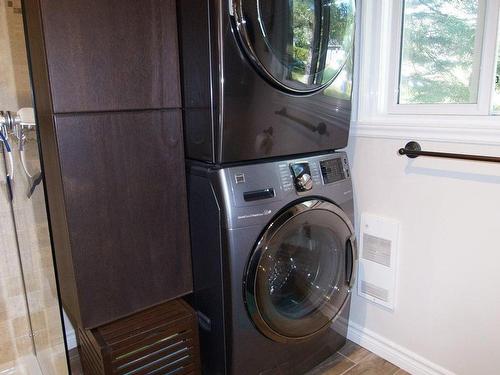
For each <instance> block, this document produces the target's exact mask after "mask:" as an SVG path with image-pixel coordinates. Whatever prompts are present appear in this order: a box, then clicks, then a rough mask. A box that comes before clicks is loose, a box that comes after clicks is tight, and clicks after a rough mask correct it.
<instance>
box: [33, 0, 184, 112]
mask: <svg viewBox="0 0 500 375" xmlns="http://www.w3.org/2000/svg"><path fill="white" fill-rule="evenodd" d="M39 1H40V6H41V15H42V20H43V33H44V40H45V46H46V57H47V60H48V64H47V65H48V70H49V77H50V85H51V88H50V90H51V93H52V97H53V106H54V108H53V110H54V112H55V113H68V112H89V111H90V112H98V111H116V110H122V109H124V110H130V109H158V108H177V107H180V106H181V104H180V103H181V101H180V89H179V87H180V83H179V56H178V42H177V22H176V6H175V0H143V1H137V0H106V1H102V0H86V1H81V0H57V2H55V1H53V0H39ZM30 3H33V2H30Z"/></svg>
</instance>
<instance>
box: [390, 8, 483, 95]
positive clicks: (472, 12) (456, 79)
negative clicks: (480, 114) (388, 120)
mask: <svg viewBox="0 0 500 375" xmlns="http://www.w3.org/2000/svg"><path fill="white" fill-rule="evenodd" d="M481 5H484V3H482V4H480V2H479V1H470V0H469V1H462V0H406V1H405V2H404V8H403V22H402V24H403V27H402V34H403V35H402V43H401V49H402V50H401V65H400V80H399V98H398V99H399V100H398V103H399V104H410V103H417V104H419V103H433V104H434V103H477V93H478V77H479V70H480V63H481V41H482V38H481V37H482V33H481V31H482V27H481V25H482V24H483V23H484V12H482V11H481V9H480V6H481Z"/></svg>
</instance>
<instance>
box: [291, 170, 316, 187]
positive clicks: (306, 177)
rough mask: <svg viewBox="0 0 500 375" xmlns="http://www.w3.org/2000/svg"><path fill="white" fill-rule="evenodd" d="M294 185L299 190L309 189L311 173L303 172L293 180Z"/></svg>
mask: <svg viewBox="0 0 500 375" xmlns="http://www.w3.org/2000/svg"><path fill="white" fill-rule="evenodd" d="M295 185H296V186H297V187H298V190H300V191H307V190H311V189H312V187H313V180H312V178H311V175H310V174H308V173H303V174H301V175H300V176H299V177H297V178H296V180H295Z"/></svg>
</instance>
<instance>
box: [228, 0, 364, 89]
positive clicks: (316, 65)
mask: <svg viewBox="0 0 500 375" xmlns="http://www.w3.org/2000/svg"><path fill="white" fill-rule="evenodd" d="M231 4H232V5H231ZM230 7H231V9H230V12H231V14H232V15H233V17H232V19H233V21H234V22H233V28H234V30H235V34H236V36H237V38H238V40H239V43H240V45H241V47H242V48H243V50H244V52H245V54H246V55H247V57H248V58H249V59H250V61H251V62H252V64H253V65H254V67H255V68H256V69H257V71H258V72H259V73H260V74H261V75H262V76H263V77H264V78H265V79H266V80H267V81H268V82H270V83H271V84H273V85H274V86H275V87H277V88H278V89H281V90H283V91H285V92H289V93H293V94H311V93H314V92H316V91H319V90H321V89H323V88H325V87H326V86H328V85H330V84H331V83H332V82H333V81H334V80H335V78H336V77H337V75H338V74H339V73H340V72H341V71H342V69H343V67H344V65H345V64H346V62H347V61H348V60H349V59H350V58H351V53H352V49H353V40H354V9H355V0H286V1H285V0H232V2H231V1H230Z"/></svg>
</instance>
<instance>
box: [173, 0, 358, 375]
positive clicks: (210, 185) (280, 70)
mask: <svg viewBox="0 0 500 375" xmlns="http://www.w3.org/2000/svg"><path fill="white" fill-rule="evenodd" d="M354 6H355V5H354V0H328V1H326V0H286V1H284V0H265V1H264V0H204V1H199V0H179V1H178V11H179V22H180V24H179V28H180V36H181V39H180V44H181V54H182V61H183V65H182V69H183V96H184V97H183V100H184V124H185V141H186V154H187V157H188V166H187V171H188V194H189V207H190V208H189V209H190V225H191V242H192V252H193V253H192V255H193V257H192V259H193V270H194V289H195V290H194V305H195V308H196V310H197V311H198V315H199V321H200V340H201V351H202V364H203V368H204V373H205V374H210V375H212V374H245V375H246V374H248V375H253V374H304V373H306V372H307V371H308V370H310V369H312V368H313V367H314V366H316V365H318V364H319V363H320V362H321V361H323V360H324V359H326V358H327V357H328V356H330V355H332V354H333V353H335V352H336V351H337V350H338V349H339V348H340V347H341V346H342V345H343V344H344V343H345V337H346V334H347V322H348V314H349V306H350V292H351V288H352V286H353V283H354V280H355V274H356V264H357V252H356V245H355V239H354V229H353V225H352V222H353V192H352V185H351V178H350V171H349V163H348V161H347V157H346V154H345V153H343V152H337V151H336V150H339V149H342V148H344V147H345V146H346V145H347V139H348V134H349V122H350V115H351V88H352V71H353V39H354Z"/></svg>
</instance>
